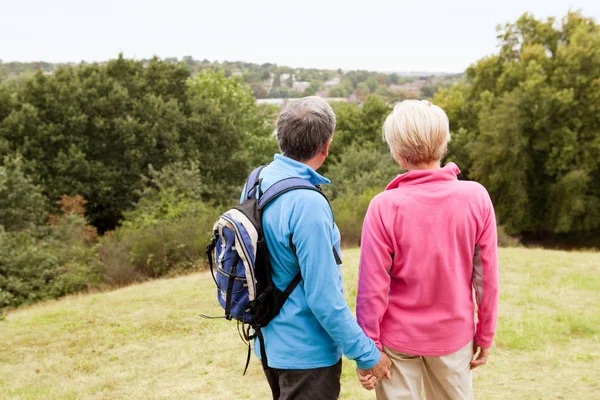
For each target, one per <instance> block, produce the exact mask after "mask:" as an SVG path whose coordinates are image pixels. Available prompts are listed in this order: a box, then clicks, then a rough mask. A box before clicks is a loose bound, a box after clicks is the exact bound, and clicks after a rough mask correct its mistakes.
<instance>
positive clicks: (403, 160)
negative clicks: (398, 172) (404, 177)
mask: <svg viewBox="0 0 600 400" xmlns="http://www.w3.org/2000/svg"><path fill="white" fill-rule="evenodd" d="M398 161H399V162H400V167H402V169H406V170H408V163H407V162H406V159H404V157H400V156H398Z"/></svg>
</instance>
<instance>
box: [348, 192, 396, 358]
mask: <svg viewBox="0 0 600 400" xmlns="http://www.w3.org/2000/svg"><path fill="white" fill-rule="evenodd" d="M376 199H377V198H375V199H374V200H373V201H371V204H370V205H369V209H368V210H367V215H366V216H365V221H364V224H363V228H362V239H361V255H360V266H359V272H358V292H357V296H356V317H357V319H358V324H359V325H360V327H361V328H362V329H363V330H364V331H365V333H366V334H367V336H369V337H370V338H371V339H373V341H374V342H375V344H376V345H377V347H378V348H379V349H382V344H381V342H380V339H379V335H380V324H381V320H382V319H383V315H384V314H385V312H386V310H387V307H388V293H389V291H390V283H391V279H390V275H389V273H388V269H389V268H390V267H391V265H392V259H393V258H392V254H393V247H392V245H391V240H390V238H389V236H388V234H387V232H386V231H385V227H384V226H383V220H382V218H381V215H380V213H379V209H378V207H377V203H376Z"/></svg>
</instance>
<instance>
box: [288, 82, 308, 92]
mask: <svg viewBox="0 0 600 400" xmlns="http://www.w3.org/2000/svg"><path fill="white" fill-rule="evenodd" d="M309 86H310V82H306V81H302V82H294V83H293V84H292V90H295V91H296V92H304V91H305V90H306V89H308V88H309Z"/></svg>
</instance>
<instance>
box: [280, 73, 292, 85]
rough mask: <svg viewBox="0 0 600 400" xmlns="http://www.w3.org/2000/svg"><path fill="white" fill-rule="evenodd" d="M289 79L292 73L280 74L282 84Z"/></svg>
mask: <svg viewBox="0 0 600 400" xmlns="http://www.w3.org/2000/svg"><path fill="white" fill-rule="evenodd" d="M288 79H290V74H279V80H280V81H281V84H282V85H283V84H284V83H285V82H287V80H288Z"/></svg>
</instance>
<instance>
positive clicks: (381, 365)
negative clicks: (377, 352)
mask: <svg viewBox="0 0 600 400" xmlns="http://www.w3.org/2000/svg"><path fill="white" fill-rule="evenodd" d="M391 365H392V362H391V361H390V359H389V357H388V356H387V354H385V353H384V352H381V359H380V360H379V362H378V363H377V365H375V366H374V367H373V368H371V369H368V370H362V369H357V373H358V380H359V382H360V384H361V385H362V387H363V388H365V389H367V390H373V389H375V386H377V384H378V383H379V381H381V380H382V379H383V378H384V377H385V378H386V379H388V380H389V379H392V375H391V372H390V366H391Z"/></svg>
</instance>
